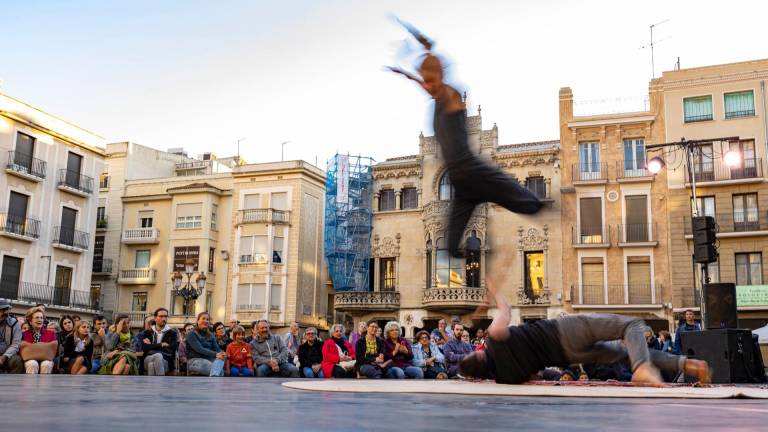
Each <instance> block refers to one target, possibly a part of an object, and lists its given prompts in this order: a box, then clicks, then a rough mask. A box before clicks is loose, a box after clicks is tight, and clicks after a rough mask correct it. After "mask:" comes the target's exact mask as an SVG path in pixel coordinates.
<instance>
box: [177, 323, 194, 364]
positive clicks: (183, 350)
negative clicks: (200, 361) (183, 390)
mask: <svg viewBox="0 0 768 432" xmlns="http://www.w3.org/2000/svg"><path fill="white" fill-rule="evenodd" d="M193 328H194V325H193V324H192V323H184V325H183V326H182V327H181V331H179V349H178V351H177V357H178V359H179V373H187V361H188V358H187V335H188V334H189V332H191V331H192V329H193Z"/></svg>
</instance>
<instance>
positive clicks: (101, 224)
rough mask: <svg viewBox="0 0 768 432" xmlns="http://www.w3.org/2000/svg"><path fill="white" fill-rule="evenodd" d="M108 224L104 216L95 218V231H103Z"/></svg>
mask: <svg viewBox="0 0 768 432" xmlns="http://www.w3.org/2000/svg"><path fill="white" fill-rule="evenodd" d="M108 226H109V224H108V223H107V217H106V216H104V217H102V218H100V219H96V231H104V230H106V229H107V227H108Z"/></svg>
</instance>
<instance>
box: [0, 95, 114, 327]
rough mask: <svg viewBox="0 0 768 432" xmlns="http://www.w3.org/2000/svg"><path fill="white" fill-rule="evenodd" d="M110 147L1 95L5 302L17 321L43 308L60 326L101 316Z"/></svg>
mask: <svg viewBox="0 0 768 432" xmlns="http://www.w3.org/2000/svg"><path fill="white" fill-rule="evenodd" d="M103 145H104V139H103V138H102V137H100V136H98V135H96V134H94V133H93V132H90V131H88V130H85V129H83V128H81V127H79V126H77V125H74V124H72V123H69V122H67V121H65V120H62V119H60V118H57V117H55V116H53V115H51V114H48V113H46V112H44V111H42V110H40V109H38V108H35V107H33V106H31V105H29V104H27V103H24V102H22V101H20V100H17V99H14V98H12V97H10V96H7V95H5V94H0V150H1V151H2V159H3V163H4V164H5V172H4V173H3V175H0V200H2V201H0V265H1V266H2V267H1V268H0V297H3V298H6V299H10V300H11V302H12V304H13V309H12V313H14V314H19V315H21V314H23V313H24V312H25V310H26V309H28V308H29V307H30V306H34V305H35V304H38V303H43V304H45V305H46V306H47V308H48V315H49V316H50V317H52V318H56V317H59V316H61V315H62V314H78V315H80V316H82V317H89V316H90V315H92V314H94V313H95V312H96V311H98V310H99V309H101V307H102V299H101V297H100V293H99V292H98V291H92V290H91V289H90V279H91V262H92V259H93V254H94V234H95V231H96V208H97V202H98V199H97V197H96V196H95V179H96V178H97V177H98V175H99V174H100V173H101V172H102V171H103V166H104V156H105V155H104V150H103Z"/></svg>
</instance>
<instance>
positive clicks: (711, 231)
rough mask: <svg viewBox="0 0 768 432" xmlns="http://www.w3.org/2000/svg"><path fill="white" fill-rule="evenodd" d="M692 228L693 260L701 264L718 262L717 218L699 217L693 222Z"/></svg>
mask: <svg viewBox="0 0 768 432" xmlns="http://www.w3.org/2000/svg"><path fill="white" fill-rule="evenodd" d="M691 228H693V260H694V261H695V262H697V263H701V264H706V263H711V262H715V261H717V248H716V247H715V241H716V234H715V229H716V228H715V218H713V217H712V216H697V217H695V218H693V219H692V220H691Z"/></svg>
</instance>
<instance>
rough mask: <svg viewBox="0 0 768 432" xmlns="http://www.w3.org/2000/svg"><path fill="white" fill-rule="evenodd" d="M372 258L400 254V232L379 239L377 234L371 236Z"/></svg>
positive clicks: (397, 255) (390, 256)
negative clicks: (393, 236) (393, 235)
mask: <svg viewBox="0 0 768 432" xmlns="http://www.w3.org/2000/svg"><path fill="white" fill-rule="evenodd" d="M371 255H372V256H373V258H392V257H399V256H400V233H397V235H396V236H395V238H394V239H393V238H392V237H384V238H383V239H382V240H381V241H379V236H378V235H377V236H375V237H374V238H373V248H372V250H371Z"/></svg>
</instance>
